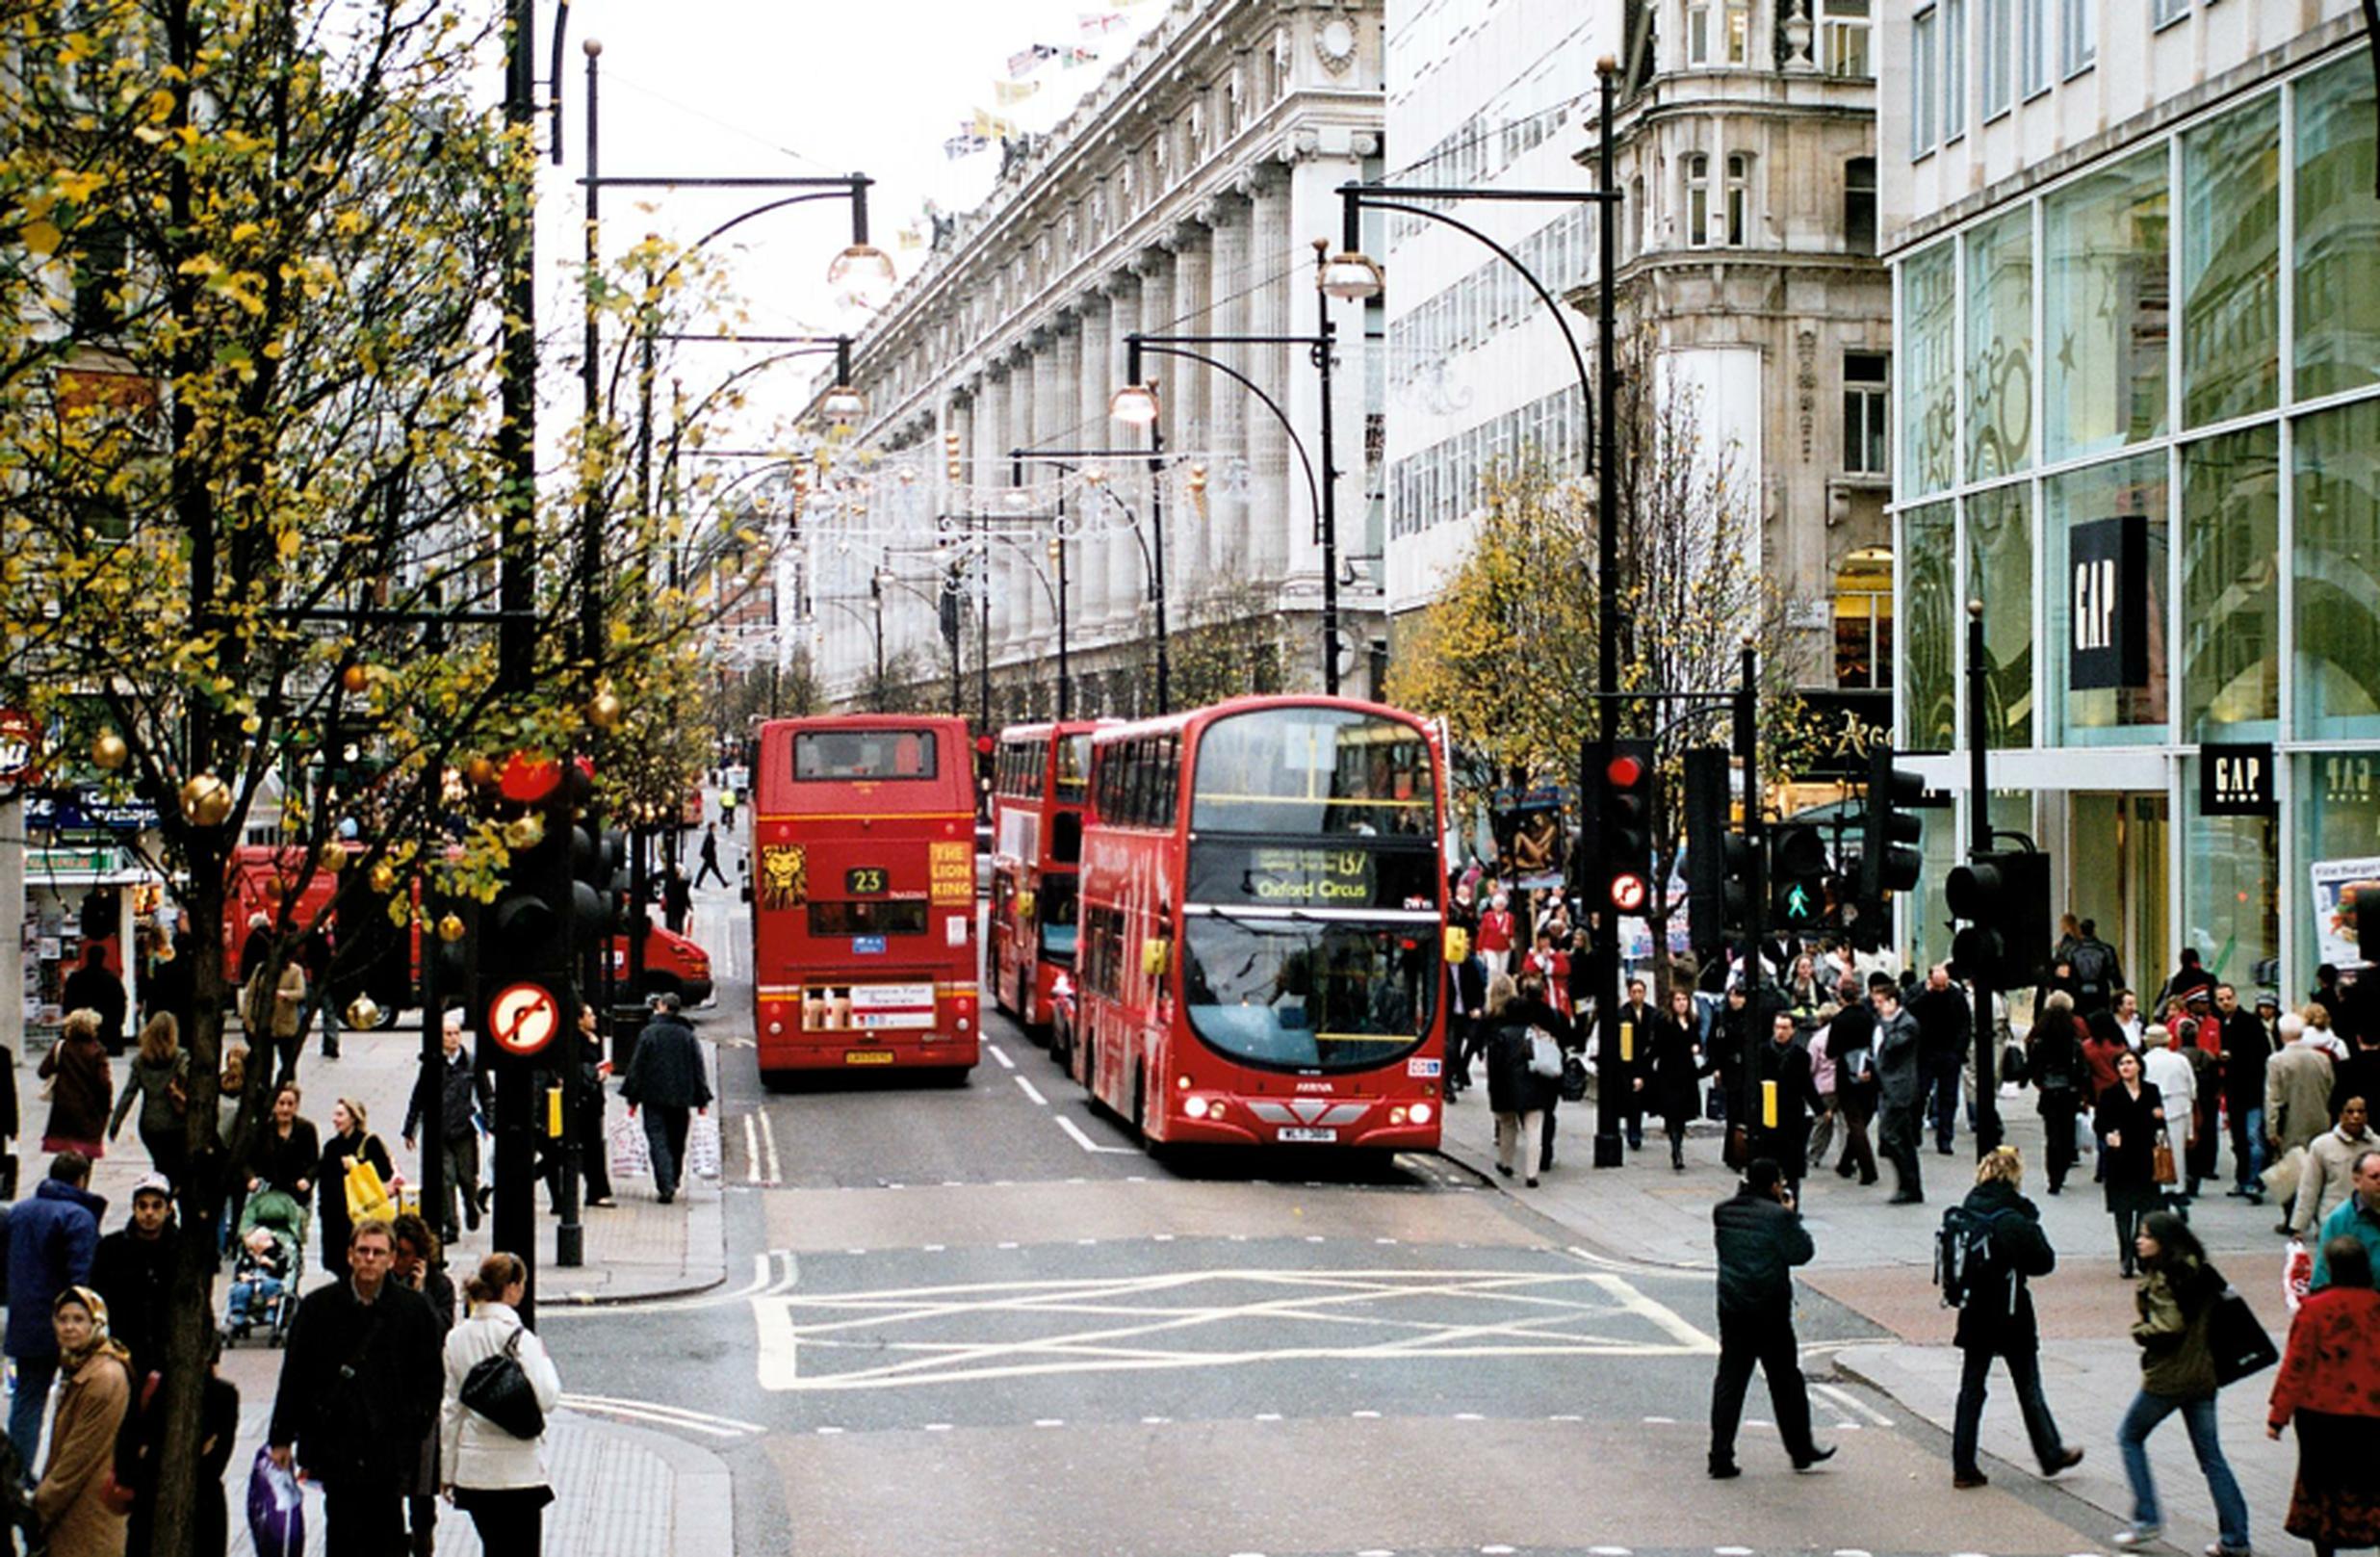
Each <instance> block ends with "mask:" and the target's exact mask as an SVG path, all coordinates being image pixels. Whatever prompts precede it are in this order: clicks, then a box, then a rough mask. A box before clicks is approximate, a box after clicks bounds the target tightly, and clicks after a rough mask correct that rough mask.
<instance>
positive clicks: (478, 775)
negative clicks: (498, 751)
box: [463, 757, 496, 790]
mask: <svg viewBox="0 0 2380 1557" xmlns="http://www.w3.org/2000/svg"><path fill="white" fill-rule="evenodd" d="M463 777H465V778H467V779H469V780H471V782H472V783H473V784H475V785H477V786H478V787H479V788H480V789H482V790H485V789H491V788H493V787H494V786H495V783H496V765H495V763H494V762H493V761H491V760H490V759H488V758H485V757H474V758H473V759H472V760H471V761H469V762H467V763H465V764H464V765H463Z"/></svg>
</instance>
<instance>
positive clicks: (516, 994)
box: [487, 984, 562, 1055]
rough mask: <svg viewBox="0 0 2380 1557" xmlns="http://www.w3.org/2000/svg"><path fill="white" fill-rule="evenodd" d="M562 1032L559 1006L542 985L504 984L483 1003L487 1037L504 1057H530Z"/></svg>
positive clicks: (552, 993) (560, 1006)
mask: <svg viewBox="0 0 2380 1557" xmlns="http://www.w3.org/2000/svg"><path fill="white" fill-rule="evenodd" d="M561 1030H562V1003H561V1001H559V1000H557V999H555V998H554V992H553V991H552V990H550V989H547V988H546V987H545V986H544V985H542V984H508V985H506V986H505V987H504V989H502V990H499V991H498V992H497V995H496V998H495V999H492V1000H490V1001H488V1002H487V1031H488V1036H489V1037H491V1038H493V1039H495V1040H496V1043H497V1045H498V1047H500V1048H501V1049H503V1050H504V1052H505V1053H507V1054H523V1055H527V1054H534V1053H537V1052H538V1051H541V1050H543V1049H544V1048H545V1047H546V1045H548V1044H550V1043H552V1042H553V1041H554V1035H555V1034H556V1033H557V1032H559V1031H561Z"/></svg>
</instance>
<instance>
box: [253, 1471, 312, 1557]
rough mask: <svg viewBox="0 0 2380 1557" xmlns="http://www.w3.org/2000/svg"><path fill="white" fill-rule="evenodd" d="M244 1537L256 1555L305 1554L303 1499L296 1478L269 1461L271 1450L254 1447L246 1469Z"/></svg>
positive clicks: (296, 1556) (283, 1556)
mask: <svg viewBox="0 0 2380 1557" xmlns="http://www.w3.org/2000/svg"><path fill="white" fill-rule="evenodd" d="M247 1518H248V1540H249V1541H250V1542H251V1543H253V1544H254V1545H255V1547H256V1557H305V1549H306V1503H305V1496H304V1494H303V1493H302V1492H299V1491H298V1478H297V1476H295V1475H294V1474H292V1473H291V1472H289V1471H287V1470H284V1469H282V1468H281V1467H280V1466H276V1465H274V1464H273V1463H272V1450H271V1449H269V1448H260V1449H258V1450H257V1451H256V1464H255V1465H254V1466H251V1467H250V1468H249V1470H248V1495H247Z"/></svg>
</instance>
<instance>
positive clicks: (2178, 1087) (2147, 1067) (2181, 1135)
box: [2140, 1023, 2198, 1192]
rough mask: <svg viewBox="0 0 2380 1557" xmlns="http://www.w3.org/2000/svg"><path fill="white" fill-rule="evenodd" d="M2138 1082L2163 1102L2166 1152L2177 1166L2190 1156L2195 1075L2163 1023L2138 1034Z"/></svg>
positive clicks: (2195, 1084)
mask: <svg viewBox="0 0 2380 1557" xmlns="http://www.w3.org/2000/svg"><path fill="white" fill-rule="evenodd" d="M2140 1079H2141V1080H2143V1081H2145V1082H2147V1083H2148V1084H2149V1085H2151V1086H2153V1087H2155V1088H2157V1095H2158V1096H2159V1097H2160V1098H2162V1099H2163V1100H2164V1102H2165V1150H2166V1152H2167V1153H2168V1154H2169V1155H2171V1156H2172V1158H2173V1160H2174V1162H2175V1163H2176V1164H2177V1166H2178V1165H2179V1164H2180V1163H2181V1162H2183V1161H2184V1160H2185V1159H2186V1157H2187V1156H2188V1155H2189V1149H2190V1144H2191V1142H2190V1128H2191V1125H2192V1123H2193V1122H2194V1121H2195V1119H2196V1118H2197V1115H2196V1112H2195V1109H2194V1105H2195V1104H2196V1103H2197V1101H2198V1073H2197V1072H2195V1071H2193V1070H2191V1069H2190V1062H2189V1061H2188V1060H2187V1059H2186V1058H2185V1057H2184V1056H2183V1055H2182V1054H2181V1053H2179V1052H2177V1051H2175V1049H2174V1047H2173V1034H2171V1033H2170V1032H2167V1031H2166V1030H2165V1026H2164V1024H2162V1023H2159V1024H2158V1025H2155V1026H2152V1027H2149V1028H2147V1029H2146V1030H2145V1031H2143V1032H2142V1034H2141V1037H2140ZM2169 1192H2170V1186H2169Z"/></svg>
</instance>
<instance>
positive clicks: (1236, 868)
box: [1058, 697, 1446, 1151]
mask: <svg viewBox="0 0 2380 1557" xmlns="http://www.w3.org/2000/svg"><path fill="white" fill-rule="evenodd" d="M1092 751H1093V759H1092V771H1091V815H1090V819H1089V821H1088V823H1087V825H1086V826H1085V828H1084V830H1083V852H1082V874H1081V883H1080V894H1081V909H1080V922H1081V927H1080V934H1079V939H1078V942H1077V948H1078V949H1077V955H1076V959H1075V960H1076V964H1077V977H1076V979H1075V986H1076V987H1075V991H1074V999H1073V1000H1072V1001H1071V1002H1066V1004H1065V1005H1064V1006H1062V1009H1061V1031H1060V1034H1059V1038H1058V1047H1059V1049H1060V1051H1061V1052H1062V1053H1066V1054H1067V1055H1068V1056H1069V1058H1070V1061H1071V1065H1072V1069H1073V1070H1074V1076H1075V1078H1076V1079H1077V1080H1079V1081H1081V1082H1082V1083H1083V1085H1084V1086H1086V1087H1087V1088H1088V1089H1089V1090H1090V1092H1091V1094H1092V1096H1093V1097H1094V1098H1095V1099H1096V1100H1097V1101H1098V1102H1099V1103H1102V1104H1103V1105H1105V1106H1106V1107H1108V1108H1110V1109H1112V1110H1114V1111H1115V1112H1116V1113H1118V1114H1119V1115H1122V1116H1123V1117H1125V1118H1126V1119H1128V1120H1130V1121H1131V1122H1132V1123H1133V1124H1134V1125H1135V1126H1137V1127H1138V1129H1140V1130H1141V1132H1142V1134H1143V1136H1144V1138H1145V1139H1146V1140H1148V1141H1149V1142H1151V1143H1152V1144H1160V1145H1161V1144H1165V1143H1181V1142H1201V1143H1216V1144H1242V1145H1259V1144H1273V1143H1277V1142H1278V1143H1289V1144H1302V1145H1331V1146H1340V1147H1356V1148H1367V1149H1374V1150H1399V1151H1403V1150H1423V1151H1426V1150H1430V1149H1433V1148H1435V1147H1436V1145H1437V1141H1438V1128H1439V1108H1440V1103H1441V1100H1440V1097H1439V1083H1440V1072H1441V1070H1442V1060H1443V1054H1444V1048H1445V1030H1446V1024H1445V1016H1444V1002H1443V999H1442V998H1441V991H1442V986H1443V983H1444V942H1445V904H1444V875H1443V870H1442V867H1441V865H1440V856H1439V836H1440V828H1441V826H1442V807H1443V804H1444V801H1443V792H1444V788H1445V786H1444V778H1443V763H1442V760H1441V757H1440V754H1439V753H1438V751H1437V750H1436V746H1435V745H1434V744H1433V742H1432V740H1431V738H1430V734H1429V731H1428V729H1427V727H1425V726H1424V724H1423V723H1422V721H1421V720H1419V719H1417V718H1415V717H1413V716H1412V715H1411V714H1403V713H1400V712H1398V711H1397V710H1395V709H1389V708H1383V707H1380V706H1379V705H1376V704H1369V703H1358V702H1353V701H1349V700H1346V699H1340V698H1319V697H1252V698H1242V699H1238V700H1236V701H1233V702H1229V703H1224V704H1220V705H1218V706H1216V707H1213V708H1208V709H1202V710H1200V711H1198V712H1197V713H1194V714H1179V715H1176V716H1174V717H1171V718H1165V719H1155V720H1149V721H1144V722H1140V723H1135V724H1129V725H1121V726H1115V727H1112V728H1108V729H1103V730H1101V731H1100V732H1099V734H1098V735H1097V736H1096V737H1095V738H1094V740H1093V745H1092Z"/></svg>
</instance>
